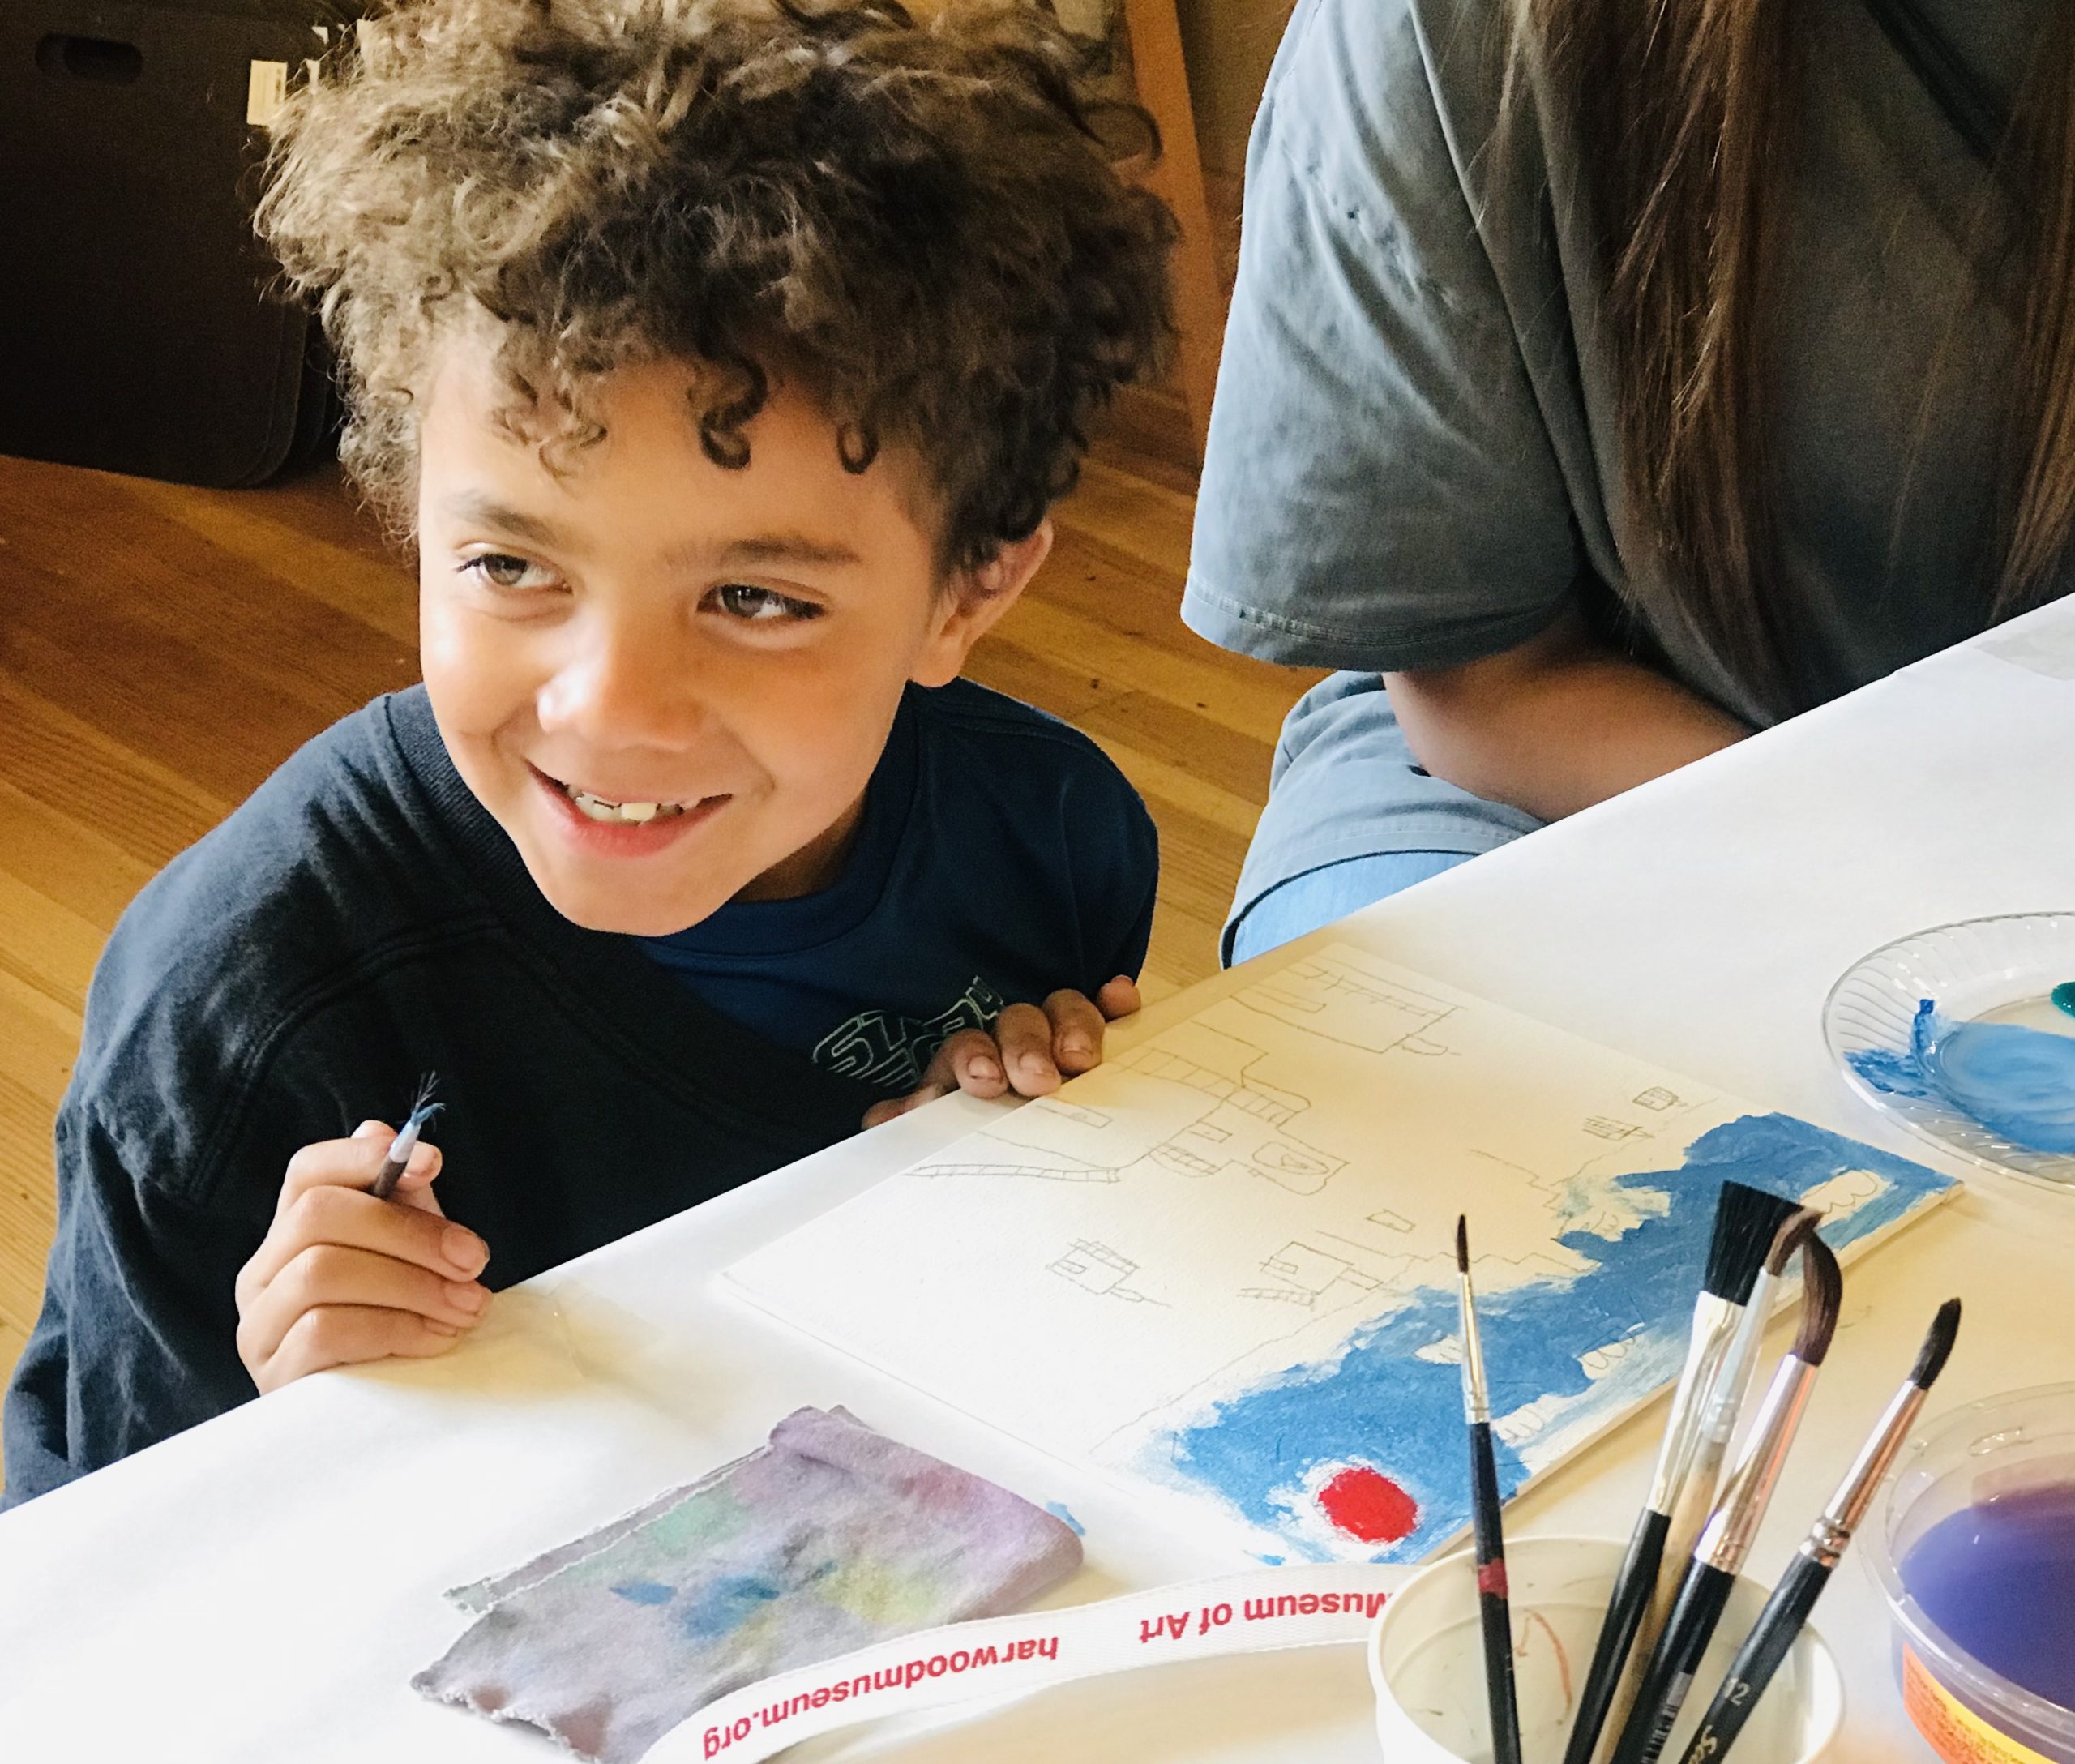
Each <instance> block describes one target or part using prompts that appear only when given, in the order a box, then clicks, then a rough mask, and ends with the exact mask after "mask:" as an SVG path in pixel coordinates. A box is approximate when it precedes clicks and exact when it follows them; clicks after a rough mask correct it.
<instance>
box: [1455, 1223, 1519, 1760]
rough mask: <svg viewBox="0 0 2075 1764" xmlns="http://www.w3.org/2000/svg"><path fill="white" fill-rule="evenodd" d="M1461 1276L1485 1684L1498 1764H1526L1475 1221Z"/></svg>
mask: <svg viewBox="0 0 2075 1764" xmlns="http://www.w3.org/2000/svg"><path fill="white" fill-rule="evenodd" d="M1456 1274H1457V1278H1458V1280H1459V1282H1460V1283H1461V1304H1462V1410H1463V1419H1465V1420H1466V1421H1467V1422H1468V1423H1469V1424H1470V1517H1471V1521H1472V1522H1473V1524H1474V1526H1475V1528H1476V1535H1477V1608H1478V1616H1479V1617H1480V1618H1481V1619H1482V1621H1483V1625H1484V1683H1485V1688H1486V1689H1487V1693H1489V1695H1490V1698H1491V1757H1492V1764H1521V1719H1520V1710H1519V1707H1518V1705H1517V1703H1516V1702H1515V1700H1514V1695H1513V1623H1512V1612H1511V1609H1510V1607H1509V1605H1508V1599H1507V1592H1506V1542H1505V1535H1504V1531H1503V1530H1502V1528H1501V1526H1500V1520H1499V1466H1498V1462H1497V1461H1496V1459H1495V1458H1494V1457H1493V1456H1492V1452H1491V1393H1490V1391H1489V1390H1488V1389H1487V1387H1486V1385H1485V1382H1484V1344H1483V1342H1482V1340H1481V1339H1480V1338H1479V1337H1478V1333H1477V1295H1476V1294H1475V1293H1474V1291H1471V1290H1470V1220H1469V1218H1467V1217H1464V1218H1458V1219H1457V1221H1456Z"/></svg>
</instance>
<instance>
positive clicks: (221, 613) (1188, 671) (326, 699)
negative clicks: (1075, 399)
mask: <svg viewBox="0 0 2075 1764" xmlns="http://www.w3.org/2000/svg"><path fill="white" fill-rule="evenodd" d="M1177 428H1178V426H1177V422H1176V420H1175V418H1174V413H1173V412H1171V411H1168V410H1167V409H1166V408H1165V407H1164V406H1163V405H1161V404H1160V403H1159V402H1158V401H1157V400H1153V401H1150V402H1148V401H1140V403H1139V404H1137V405H1127V408H1126V409H1125V410H1124V412H1123V413H1122V415H1121V417H1120V418H1119V421H1118V422H1116V423H1115V425H1114V426H1113V429H1112V432H1111V434H1110V437H1109V438H1108V439H1106V442H1105V443H1104V445H1103V447H1102V449H1101V450H1100V452H1099V455H1098V457H1097V458H1096V459H1094V460H1091V461H1090V462H1089V465H1088V466H1087V469H1085V472H1084V473H1083V474H1082V477H1081V482H1080V486H1079V487H1078V488H1077V489H1076V490H1075V492H1074V494H1073V495H1072V497H1071V498H1070V499H1068V500H1067V503H1065V504H1063V506H1062V508H1061V510H1060V512H1059V520H1058V526H1059V542H1058V544H1057V546H1055V549H1054V552H1053V555H1052V557H1051V559H1050V561H1049V562H1048V563H1046V567H1045V569H1044V571H1043V572H1042V573H1041V575H1040V576H1039V577H1038V580H1037V581H1036V582H1035V583H1034V584H1033V586H1032V588H1031V589H1030V590H1029V593H1028V594H1027V595H1026V596H1025V599H1024V601H1023V602H1021V603H1020V605H1019V606H1016V608H1015V609H1014V610H1012V612H1011V613H1010V614H1009V615H1008V617H1007V619H1004V620H1003V623H1002V625H1001V626H1000V627H999V629H998V630H997V631H996V632H995V633H994V634H992V635H991V636H990V637H989V638H988V639H987V640H986V641H985V642H984V643H983V644H982V645H981V647H980V649H979V650H978V652H977V653H976V654H975V656H974V657H973V666H972V669H971V671H972V673H973V676H974V677H975V678H976V679H979V680H981V681H982V683H985V684H986V685H989V686H992V687H995V688H997V689H998V690H999V691H1004V692H1008V693H1010V694H1012V695H1013V696H1016V697H1018V698H1020V699H1024V700H1027V701H1028V702H1029V703H1031V704H1037V705H1039V706H1042V708H1043V709H1046V710H1049V711H1050V712H1052V713H1054V714H1055V715H1056V716H1059V717H1063V718H1065V719H1066V720H1067V721H1069V722H1071V723H1073V724H1075V725H1076V726H1078V727H1080V728H1081V729H1084V730H1086V731H1087V732H1088V733H1089V734H1090V735H1091V736H1093V738H1094V739H1096V740H1097V741H1098V742H1100V743H1102V746H1103V747H1104V749H1105V750H1106V751H1107V752H1108V753H1110V756H1112V757H1113V758H1114V759H1115V760H1116V761H1117V763H1118V764H1119V766H1121V767H1122V768H1123V770H1124V771H1125V773H1127V775H1128V776H1129V777H1131V779H1132V782H1133V783H1134V784H1135V785H1136V786H1137V787H1138V789H1139V790H1140V792H1141V793H1142V794H1144V797H1145V799H1146V800H1147V803H1148V804H1149V806H1150V807H1151V809H1152V811H1153V818H1154V820H1156V821H1157V823H1158V824H1159V827H1160V833H1161V841H1162V880H1161V888H1160V898H1159V902H1158V906H1157V911H1156V913H1155V916H1154V921H1153V948H1152V953H1151V955H1150V957H1149V959H1148V961H1147V965H1146V973H1145V987H1146V991H1148V992H1149V994H1150V995H1153V996H1156V997H1157V996H1162V995H1166V993H1168V992H1170V991H1174V989H1175V988H1177V987H1181V986H1184V985H1187V983H1189V982H1191V981H1192V980H1196V979H1198V978H1201V977H1203V976H1204V975H1205V974H1209V973H1211V972H1212V971H1213V970H1214V969H1215V968H1216V965H1217V941H1216V940H1217V930H1218V926H1219V924H1220V923H1221V920H1222V918H1223V917H1224V913H1225V908H1226V903H1227V902H1228V901H1230V898H1231V893H1232V885H1233V883H1234V880H1235V878H1236V877H1237V876H1238V873H1239V860H1240V858H1241V857H1242V855H1243V853H1244V851H1245V849H1246V841H1247V835H1248V833H1250V831H1251V828H1252V826H1253V823H1254V819H1255V817H1256V815H1257V814H1258V813H1259V811H1260V804H1261V802H1262V800H1263V799H1264V795H1265V792H1266V786H1267V778H1268V766H1269V757H1270V755H1271V754H1272V752H1273V744H1274V741H1275V735H1276V730H1277V726H1278V725H1279V724H1280V722H1281V717H1282V714H1283V713H1284V711H1285V710H1286V709H1288V707H1289V705H1290V703H1291V701H1292V700H1294V698H1295V697H1296V696H1297V694H1298V692H1299V691H1301V690H1302V689H1303V687H1304V686H1305V685H1306V684H1307V683H1308V682H1309V680H1310V679H1311V678H1313V676H1310V675H1303V674H1297V673H1294V672H1292V671H1290V670H1284V669H1278V668H1270V667H1266V666H1261V665H1260V664H1258V663H1255V662H1247V661H1245V660H1243V659H1242V658H1240V657H1235V656H1230V655H1226V654H1225V653H1223V652H1221V651H1220V650H1217V649H1213V648H1212V647H1211V646H1210V645H1209V644H1204V643H1202V642H1200V641H1199V640H1197V639H1196V638H1195V637H1193V636H1190V635H1189V634H1188V633H1187V632H1186V631H1184V630H1183V628H1182V627H1181V624H1180V623H1179V620H1178V619H1176V617H1175V608H1176V606H1177V604H1178V603H1179V599H1180V596H1181V585H1182V577H1183V570H1184V567H1185V566H1186V563H1187V554H1188V538H1189V524H1190V520H1191V519H1192V515H1193V512H1194V499H1193V498H1192V495H1191V494H1190V490H1189V484H1190V478H1189V475H1188V473H1187V469H1186V466H1185V465H1182V464H1180V463H1179V462H1178V461H1177V460H1176V459H1175V457H1174V452H1173V445H1172V443H1173V441H1174V435H1175V434H1176V433H1177ZM416 632H417V614H416V591H415V584H414V582H413V579H412V576H411V575H410V573H409V570H408V569H407V568H406V567H405V566H404V563H403V562H402V561H401V559H400V558H399V556H398V555H397V554H396V553H395V552H394V551H393V550H391V549H390V548H389V547H388V546H386V545H385V543H384V542H383V539H382V537H381V535H380V534H379V533H378V532H377V531H376V529H375V528H374V524H373V523H372V522H371V521H370V520H369V518H368V517H367V516H366V514H365V513H364V512H362V510H361V509H360V508H358V507H357V505H356V503H355V502H354V500H353V498H352V496H351V495H349V493H348V492H347V491H346V490H345V489H344V487H343V486H341V484H340V481H339V478H338V475H337V473H336V470H334V469H332V468H330V467H326V468H324V469H320V470H317V471H314V472H310V473H304V474H302V476H300V477H297V478H294V479H293V480H292V481H290V482H287V483H285V484H281V485H277V486H272V487H270V488H268V489H266V490H246V491H237V492H228V491H211V490H190V489H186V488H184V487H182V486H174V485H168V484H158V483H150V482H144V481H142V480H139V479H134V478H123V477H110V476H108V475H106V474H104V473H96V472H86V471H79V470H76V469H71V468H67V467H63V466H53V465H40V464H36V463H32V462H30V461H26V460H12V459H5V458H0V1378H4V1377H6V1372H7V1371H8V1370H9V1369H10V1368H11V1367H12V1366H13V1364H14V1362H15V1357H16V1356H17V1355H18V1354H19V1352H20V1350H21V1347H22V1344H23V1342H24V1338H25V1337H26V1334H27V1331H28V1328H29V1325H31V1323H32V1321H33V1320H34V1317H35V1315H36V1308H37V1304H38V1297H39V1294H40V1292H41V1285H42V1265H43V1258H44V1256H45V1251H46V1249H47V1248H48V1245H49V1237H50V1231H51V1227H52V1221H53V1197H52V1188H51V1157H50V1123H51V1118H52V1115H53V1113H54V1111H55V1110H56V1108H57V1105H58V1098H59V1096H60V1095H61V1094H62V1091H63V1090H64V1086H65V1085H66V1081H68V1080H69V1078H70V1077H71V1063H72V1060H73V1059H74V1057H75V1054H76V1052H77V1051H78V1046H79V1013H80V1011H81V1009H82V1008H83V1003H84V1000H85V995H86V987H87V983H88V978H89V976H90V975H91V974H92V967H93V963H94V961H95V958H96V956H97V955H98V953H99V952H100V949H101V944H102V942H103V941H104V940H105V939H106V937H107V936H108V933H109V931H110V930H111V929H112V928H113V925H114V923H115V921H116V918H117V917H118V915H119V914H121V912H122V909H123V907H124V906H126V904H127V903H128V901H130V897H132V896H133V895H134V894H135V893H136V891H137V890H138V889H139V888H141V887H142V886H143V884H144V883H145V882H146V881H148V880H149V879H150V878H151V876H152V875H153V874H154V873H155V872H156V871H157V870H158V869H159V867H160V866H161V865H163V864H164V863H166V862H167V860H168V859H169V858H172V857H173V854H175V853H177V852H178V851H180V850H182V849H184V848H185V847H186V846H189V845H191V844H192V843H193V842H194V841H195V840H196V839H199V837H201V836H202V835H203V833H207V831H208V830H209V828H212V826H214V825H215V824H216V823H217V822H218V821H220V820H222V819H223V817H224V816H225V815H226V814H228V813H229V811H230V810H231V809H232V808H233V807H234V806H235V805H236V804H237V803H239V802H241V801H242V799H244V798H245V797H246V795H247V794H250V791H251V790H253V789H254V788H255V786H257V785H258V784H259V782H260V781H261V780H262V779H263V778H264V777H266V776H267V774H268V773H270V772H272V770H273V769H275V767H276V766H277V765H279V764H280V763H281V761H282V760H285V759H286V758H287V757H288V756H289V754H290V753H292V752H293V751H294V750H295V749H296V748H297V747H299V746H300V745H301V744H302V743H303V742H305V741H306V740H307V739H310V736H312V735H314V734H316V733H317V732H318V731H319V730H321V729H323V728H324V727H325V726H327V724H329V723H331V722H332V721H334V720H336V718H338V717H341V716H344V714H345V713H347V712H349V711H350V710H351V709H353V708H354V707H355V706H357V705H359V704H364V703H366V700H369V699H370V698H371V697H373V696H375V695H376V694H377V693H379V692H383V691H391V690H393V689H395V688H396V687H400V686H404V685H406V684H408V683H409V682H411V681H412V680H413V679H415V678H416V675H417V662H416Z"/></svg>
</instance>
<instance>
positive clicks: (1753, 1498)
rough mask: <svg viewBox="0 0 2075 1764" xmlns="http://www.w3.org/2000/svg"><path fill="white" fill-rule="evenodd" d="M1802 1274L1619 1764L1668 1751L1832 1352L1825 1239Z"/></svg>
mask: <svg viewBox="0 0 2075 1764" xmlns="http://www.w3.org/2000/svg"><path fill="white" fill-rule="evenodd" d="M1801 1276H1802V1301H1801V1328H1800V1331H1799V1334H1796V1335H1795V1340H1794V1346H1793V1347H1791V1348H1790V1350H1789V1351H1787V1353H1786V1355H1785V1356H1784V1357H1783V1358H1782V1359H1781V1361H1780V1364H1779V1368H1778V1370H1777V1371H1776V1372H1774V1373H1773V1382H1772V1387H1771V1389H1769V1390H1767V1391H1766V1393H1765V1402H1763V1404H1762V1405H1761V1406H1760V1408H1759V1411H1758V1416H1757V1419H1756V1420H1755V1421H1754V1422H1752V1426H1751V1436H1750V1438H1749V1439H1748V1440H1747V1441H1745V1442H1744V1445H1743V1455H1742V1456H1741V1457H1740V1458H1738V1460H1737V1462H1736V1467H1735V1469H1734V1470H1733V1471H1731V1472H1730V1477H1729V1484H1728V1486H1727V1488H1726V1489H1725V1490H1724V1491H1723V1493H1722V1500H1721V1501H1719V1502H1718V1504H1717V1505H1716V1507H1715V1510H1714V1512H1713V1514H1712V1515H1711V1516H1710V1517H1709V1520H1708V1523H1707V1528H1706V1529H1705V1531H1702V1532H1701V1541H1700V1544H1698V1546H1697V1547H1696V1548H1695V1549H1694V1552H1693V1558H1692V1565H1691V1566H1690V1567H1689V1568H1688V1569H1687V1572H1686V1578H1684V1581H1682V1582H1680V1583H1679V1596H1678V1598H1677V1599H1675V1600H1674V1601H1673V1603H1672V1607H1671V1619H1670V1621H1668V1622H1666V1625H1665V1626H1664V1633H1663V1634H1662V1635H1661V1636H1659V1637H1658V1642H1657V1646H1656V1647H1655V1648H1654V1650H1653V1651H1651V1654H1650V1661H1649V1666H1648V1667H1646V1668H1645V1669H1644V1672H1643V1684H1642V1689H1641V1692H1640V1693H1638V1695H1637V1696H1636V1706H1635V1708H1634V1709H1633V1710H1632V1711H1631V1712H1630V1714H1629V1716H1628V1725H1627V1726H1626V1727H1625V1728H1623V1729H1622V1732H1621V1737H1620V1740H1619V1742H1618V1743H1617V1744H1616V1745H1615V1748H1614V1764H1657V1760H1658V1758H1660V1757H1662V1755H1663V1752H1664V1748H1665V1745H1666V1741H1667V1740H1670V1738H1671V1726H1672V1723H1674V1722H1675V1721H1676V1720H1677V1719H1679V1710H1681V1709H1682V1708H1684V1706H1685V1703H1686V1693H1688V1691H1689V1690H1691V1689H1692V1688H1693V1677H1694V1674H1695V1673H1696V1672H1699V1670H1700V1668H1701V1655H1703V1654H1705V1653H1706V1652H1707V1649H1708V1643H1709V1642H1710V1641H1712V1640H1713V1638H1714V1633H1715V1625H1717V1624H1718V1623H1720V1622H1721V1621H1722V1608H1723V1606H1725V1605H1726V1604H1727V1603H1728V1602H1729V1595H1730V1590H1731V1588H1732V1587H1734V1586H1735V1584H1736V1577H1737V1575H1738V1574H1739V1573H1741V1572H1742V1571H1743V1561H1744V1558H1745V1557H1746V1556H1748V1555H1749V1554H1750V1552H1751V1540H1752V1538H1753V1537H1755V1536H1756V1535H1757V1531H1758V1526H1759V1522H1761V1520H1762V1519H1763V1518H1765V1507H1766V1505H1767V1503H1768V1502H1769V1501H1771V1499H1772V1496H1773V1488H1774V1487H1775V1486H1776V1485H1777V1484H1778V1481H1779V1478H1780V1471H1781V1470H1782V1468H1784V1467H1785V1466H1786V1454H1787V1451H1788V1449H1789V1448H1790V1446H1792V1445H1793V1444H1794V1435H1795V1428H1798V1427H1799V1425H1800V1423H1801V1411H1803V1409H1804V1408H1806V1407H1807V1406H1808V1394H1809V1392H1810V1391H1811V1390H1812V1389H1814V1388H1815V1384H1816V1373H1817V1372H1819V1371H1820V1370H1821V1368H1822V1364H1823V1359H1824V1356H1825V1355H1827V1354H1828V1353H1829V1351H1830V1339H1831V1338H1832V1337H1833V1335H1835V1334H1837V1329H1838V1303H1839V1301H1840V1300H1841V1299H1842V1297H1843V1295H1844V1282H1843V1278H1842V1275H1840V1274H1839V1273H1838V1258H1837V1257H1835V1256H1834V1255H1833V1254H1832V1253H1831V1252H1830V1246H1829V1244H1825V1242H1824V1241H1823V1240H1822V1239H1821V1238H1820V1237H1811V1238H1809V1239H1808V1241H1807V1242H1806V1243H1804V1244H1803V1245H1802V1249H1801Z"/></svg>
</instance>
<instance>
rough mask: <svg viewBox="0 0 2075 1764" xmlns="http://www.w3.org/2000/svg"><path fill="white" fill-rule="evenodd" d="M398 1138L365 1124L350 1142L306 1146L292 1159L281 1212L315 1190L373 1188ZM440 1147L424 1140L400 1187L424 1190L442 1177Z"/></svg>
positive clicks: (283, 1184) (387, 1129)
mask: <svg viewBox="0 0 2075 1764" xmlns="http://www.w3.org/2000/svg"><path fill="white" fill-rule="evenodd" d="M395 1141H396V1129H395V1128H391V1127H389V1126H387V1125H385V1124H383V1123H382V1122H380V1121H362V1123H361V1124H360V1125H359V1126H358V1127H357V1128H354V1129H353V1137H352V1138H350V1139H327V1140H320V1141H319V1142H318V1143H317V1144H315V1145H305V1146H304V1147H303V1148H302V1150H300V1151H298V1152H297V1154H295V1155H294V1156H293V1158H289V1167H288V1172H287V1174H286V1175H285V1176H284V1177H283V1179H282V1181H281V1195H280V1201H279V1202H278V1208H279V1210H280V1211H282V1212H285V1211H287V1210H288V1209H289V1206H290V1205H292V1204H293V1202H294V1201H296V1200H297V1199H298V1198H299V1197H302V1195H304V1194H306V1193H307V1192H309V1191H310V1189H312V1188H326V1187H335V1188H372V1187H373V1186H374V1179H375V1178H376V1176H378V1175H380V1174H381V1172H382V1167H383V1164H384V1163H386V1162H388V1158H389V1148H390V1146H391V1145H392V1144H393V1143H394V1142H395ZM439 1166H440V1155H439V1147H438V1146H437V1145H430V1144H428V1143H426V1141H422V1140H421V1141H419V1142H418V1145H417V1149H416V1150H413V1152H412V1154H411V1161H410V1162H409V1163H408V1164H406V1165H404V1179H403V1184H400V1186H402V1185H406V1184H411V1183H413V1182H415V1183H417V1184H419V1185H420V1186H421V1187H422V1186H423V1184H426V1183H427V1182H430V1180H432V1179H433V1178H434V1177H435V1176H437V1175H439Z"/></svg>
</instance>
